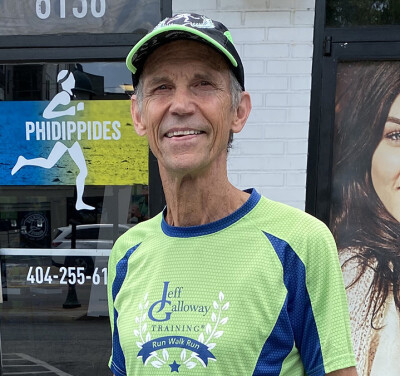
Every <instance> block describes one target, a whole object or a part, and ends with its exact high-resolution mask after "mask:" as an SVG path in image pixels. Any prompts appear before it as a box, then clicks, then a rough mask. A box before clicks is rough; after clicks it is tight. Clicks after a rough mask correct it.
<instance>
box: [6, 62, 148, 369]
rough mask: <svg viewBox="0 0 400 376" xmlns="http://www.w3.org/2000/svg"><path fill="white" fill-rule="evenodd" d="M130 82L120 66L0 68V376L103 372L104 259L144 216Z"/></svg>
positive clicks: (107, 338) (143, 159)
mask: <svg viewBox="0 0 400 376" xmlns="http://www.w3.org/2000/svg"><path fill="white" fill-rule="evenodd" d="M130 81H131V77H130V73H129V71H128V70H127V69H126V68H125V64H124V63H122V62H96V63H91V62H75V63H70V62H69V63H58V64H47V63H40V64H21V65H10V64H8V65H0V97H1V101H0V156H1V164H2V168H1V169H0V182H1V183H0V184H1V185H0V261H1V282H2V290H1V291H2V294H0V298H1V297H2V300H3V303H1V304H0V313H1V326H0V331H1V341H2V343H1V345H2V356H3V370H2V371H3V374H8V373H9V374H11V373H13V372H15V373H18V372H20V373H18V374H29V372H37V374H45V373H46V374H47V373H48V374H51V372H52V374H59V375H67V374H68V375H73V376H80V375H85V376H87V375H93V376H99V375H100V376H102V375H109V374H110V372H109V370H108V366H107V362H108V357H109V355H110V348H111V334H110V329H109V323H108V308H107V296H106V281H107V280H106V278H107V261H108V256H109V252H110V249H111V247H112V245H113V244H114V242H115V241H116V239H117V238H118V237H119V236H120V235H121V234H123V233H124V232H125V231H127V230H129V229H130V228H131V227H133V226H135V225H136V224H137V223H139V222H141V221H143V220H146V219H147V218H148V217H149V212H148V186H147V185H148V170H147V159H148V146H147V143H146V141H145V140H143V139H141V138H138V137H136V136H135V132H134V129H133V124H132V120H131V118H130V111H129V107H130V101H129V96H128V94H130V93H131V92H132V86H131V84H130ZM0 373H1V372H0Z"/></svg>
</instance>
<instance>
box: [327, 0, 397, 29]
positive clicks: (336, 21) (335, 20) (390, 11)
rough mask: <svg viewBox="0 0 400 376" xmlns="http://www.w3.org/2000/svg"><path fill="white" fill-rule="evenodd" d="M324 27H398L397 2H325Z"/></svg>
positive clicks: (372, 0) (336, 0) (338, 0)
mask: <svg viewBox="0 0 400 376" xmlns="http://www.w3.org/2000/svg"><path fill="white" fill-rule="evenodd" d="M326 4H327V5H326V26H333V27H349V26H377V25H400V2H399V1H398V0H327V3H326Z"/></svg>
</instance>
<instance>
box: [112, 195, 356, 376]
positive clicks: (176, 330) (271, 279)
mask: <svg viewBox="0 0 400 376" xmlns="http://www.w3.org/2000/svg"><path fill="white" fill-rule="evenodd" d="M249 192H250V193H251V195H250V198H249V199H248V201H247V202H246V203H245V204H244V205H243V206H242V207H241V208H239V209H238V210H237V211H236V212H234V213H233V214H231V215H229V216H228V217H226V218H224V219H221V220H219V221H217V222H213V223H210V224H207V225H202V226H195V227H172V226H169V225H168V224H167V223H166V222H165V221H164V219H163V214H162V213H160V214H159V215H158V216H156V217H154V218H153V219H151V220H149V221H146V222H143V223H141V224H139V225H137V226H135V227H134V228H133V229H131V230H129V231H128V232H127V233H125V234H124V235H123V236H121V238H119V240H118V241H117V243H116V244H115V246H114V248H113V250H112V253H111V256H110V261H109V281H108V289H109V291H108V292H109V308H110V319H111V327H112V333H113V351H112V356H111V359H110V364H109V365H110V368H111V370H112V371H113V373H114V374H115V375H117V376H122V375H129V376H130V375H135V376H137V375H170V374H171V373H179V374H183V375H189V376H190V375H194V376H195V375H220V376H225V375H226V376H231V375H232V376H241V375H268V376H272V375H287V376H300V375H305V374H307V375H309V376H320V375H325V373H329V372H332V371H334V370H336V369H341V368H346V367H350V366H353V365H355V360H354V355H353V350H352V344H351V339H350V329H349V318H348V308H347V301H346V295H345V290H344V286H343V280H342V274H341V270H340V266H339V262H338V256H337V251H336V246H335V243H334V241H333V238H332V235H331V234H330V232H329V230H328V229H327V228H326V226H325V225H324V224H323V223H322V222H320V221H319V220H317V219H315V218H313V217H311V216H310V215H308V214H306V213H304V212H302V211H300V210H298V209H294V208H291V207H289V206H286V205H283V204H280V203H277V202H274V201H271V200H268V199H266V198H264V197H261V196H260V195H259V194H258V193H257V192H256V191H255V190H251V191H249Z"/></svg>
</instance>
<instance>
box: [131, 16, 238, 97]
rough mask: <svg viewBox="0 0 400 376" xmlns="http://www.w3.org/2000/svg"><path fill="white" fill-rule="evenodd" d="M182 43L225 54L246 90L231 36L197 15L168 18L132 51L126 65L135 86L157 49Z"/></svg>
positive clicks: (217, 25) (222, 28) (221, 26)
mask: <svg viewBox="0 0 400 376" xmlns="http://www.w3.org/2000/svg"><path fill="white" fill-rule="evenodd" d="M181 39H189V40H197V41H199V42H202V43H205V44H207V45H209V46H210V47H213V48H214V49H215V50H216V51H217V52H219V53H220V54H222V55H223V56H224V57H225V58H226V59H227V61H228V63H229V66H230V68H231V70H232V72H233V73H234V75H235V76H236V78H237V80H238V81H239V84H240V86H241V87H242V89H243V90H244V70H243V65H242V61H241V60H240V57H239V54H238V52H237V51H236V48H235V46H234V45H233V40H232V36H231V33H230V32H229V30H228V29H227V28H226V27H225V26H224V25H223V24H222V23H221V22H218V21H214V20H212V19H210V18H208V17H206V16H202V15H199V14H195V13H183V14H177V15H175V16H173V17H171V18H165V19H164V20H163V21H161V22H160V23H159V24H158V25H157V26H156V27H155V28H154V29H153V30H152V31H151V32H150V33H148V34H147V35H146V36H144V37H143V38H142V39H141V40H140V41H139V42H138V43H137V44H136V45H135V46H134V47H133V48H132V50H131V51H130V52H129V54H128V56H127V58H126V65H127V67H128V69H129V70H130V71H131V72H132V80H133V86H136V85H137V83H138V81H139V77H140V75H141V73H142V70H143V66H144V63H145V61H146V59H147V57H148V56H149V55H150V54H151V53H152V52H153V51H154V50H155V49H156V48H158V47H160V46H161V45H163V44H165V43H168V42H172V41H174V40H181Z"/></svg>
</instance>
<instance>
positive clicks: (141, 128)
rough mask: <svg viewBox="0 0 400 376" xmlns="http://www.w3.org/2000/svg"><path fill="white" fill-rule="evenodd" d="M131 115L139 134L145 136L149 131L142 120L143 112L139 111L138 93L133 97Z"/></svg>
mask: <svg viewBox="0 0 400 376" xmlns="http://www.w3.org/2000/svg"><path fill="white" fill-rule="evenodd" d="M131 115H132V120H133V125H134V127H135V131H136V133H137V134H138V135H139V136H144V135H145V134H146V133H147V130H146V126H145V125H144V123H143V121H142V114H141V112H140V111H139V105H138V102H137V100H136V95H132V97H131Z"/></svg>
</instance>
